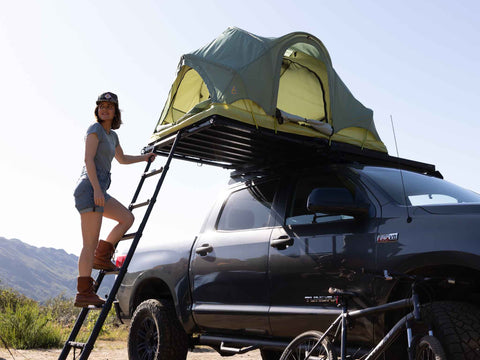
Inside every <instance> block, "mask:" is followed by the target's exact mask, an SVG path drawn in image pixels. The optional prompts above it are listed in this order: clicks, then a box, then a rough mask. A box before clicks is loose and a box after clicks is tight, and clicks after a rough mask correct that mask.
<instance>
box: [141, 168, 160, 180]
mask: <svg viewBox="0 0 480 360" xmlns="http://www.w3.org/2000/svg"><path fill="white" fill-rule="evenodd" d="M162 171H163V167H161V168H160V169H158V170H152V171H150V172H148V173H144V174H143V177H144V178H145V179H146V178H148V177H150V176H153V175H157V174H160V173H161V172H162Z"/></svg>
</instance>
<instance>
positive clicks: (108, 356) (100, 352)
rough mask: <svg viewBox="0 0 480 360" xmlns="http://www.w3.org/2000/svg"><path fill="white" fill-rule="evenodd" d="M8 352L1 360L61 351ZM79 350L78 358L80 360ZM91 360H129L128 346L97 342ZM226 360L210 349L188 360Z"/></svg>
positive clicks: (253, 359)
mask: <svg viewBox="0 0 480 360" xmlns="http://www.w3.org/2000/svg"><path fill="white" fill-rule="evenodd" d="M10 351H11V354H10V353H9V352H8V350H6V349H4V348H0V360H56V359H58V356H59V355H60V352H61V349H54V350H12V349H10ZM78 355H79V353H78V350H77V353H76V358H77V359H78ZM228 358H230V359H232V360H246V359H248V360H261V356H260V352H259V351H258V350H257V351H252V352H249V353H246V354H242V355H235V356H233V357H228ZM68 359H73V349H72V350H71V351H70V354H69V356H68ZM89 359H91V360H128V356H127V346H126V344H125V342H124V341H103V340H99V341H97V344H96V346H95V348H94V349H93V351H92V353H91V354H90V356H89ZM220 359H226V358H225V357H222V356H220V355H219V354H218V353H217V352H215V351H214V350H211V349H210V348H208V347H205V348H203V347H202V348H199V349H195V351H194V352H189V353H188V356H187V360H220Z"/></svg>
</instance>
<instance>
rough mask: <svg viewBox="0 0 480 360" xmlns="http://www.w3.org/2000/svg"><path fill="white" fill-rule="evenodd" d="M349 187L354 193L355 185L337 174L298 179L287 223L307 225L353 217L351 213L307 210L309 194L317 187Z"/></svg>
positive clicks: (288, 211) (353, 193)
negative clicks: (341, 213) (324, 212)
mask: <svg viewBox="0 0 480 360" xmlns="http://www.w3.org/2000/svg"><path fill="white" fill-rule="evenodd" d="M340 187H344V188H347V189H348V190H349V191H350V192H351V193H352V195H353V197H355V196H356V194H355V186H354V184H353V183H351V182H350V181H349V180H347V179H343V178H342V179H340V178H339V177H338V176H337V175H336V174H333V173H332V174H319V175H315V176H310V177H305V178H301V179H299V180H298V182H297V184H296V186H295V190H294V192H293V194H292V198H291V201H290V205H289V208H288V210H287V217H286V219H285V225H306V224H319V223H326V222H332V221H339V220H347V219H353V217H352V216H349V215H329V214H322V213H311V212H310V211H308V210H307V198H308V195H310V193H311V192H312V190H313V189H316V188H340Z"/></svg>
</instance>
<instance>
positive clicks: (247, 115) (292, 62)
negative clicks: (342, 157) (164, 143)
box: [151, 27, 387, 152]
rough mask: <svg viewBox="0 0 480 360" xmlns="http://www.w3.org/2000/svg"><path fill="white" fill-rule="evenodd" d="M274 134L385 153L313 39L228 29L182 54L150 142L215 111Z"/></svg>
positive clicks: (369, 119) (367, 114)
mask: <svg viewBox="0 0 480 360" xmlns="http://www.w3.org/2000/svg"><path fill="white" fill-rule="evenodd" d="M215 114H218V115H222V116H225V117H227V118H230V119H233V120H237V121H240V122H243V123H247V124H252V125H255V126H257V127H264V128H267V129H272V130H275V131H276V132H285V133H293V134H297V135H303V136H308V137H321V138H327V139H329V140H331V141H340V142H345V143H349V144H353V145H357V146H359V147H362V148H367V149H372V150H377V151H381V152H387V150H386V148H385V145H384V144H383V143H382V141H381V140H380V137H379V136H378V134H377V131H376V129H375V124H374V122H373V111H372V110H370V109H368V108H366V107H365V106H363V105H362V104H361V103H360V102H359V101H358V100H356V99H355V98H354V97H353V95H352V94H351V92H350V91H349V90H348V88H347V87H346V85H345V84H344V83H343V82H342V80H341V79H340V77H339V76H338V75H337V73H336V72H335V70H334V69H333V67H332V62H331V59H330V55H329V54H328V52H327V50H326V48H325V47H324V45H323V44H322V42H321V41H320V40H319V39H317V38H316V37H314V36H312V35H310V34H307V33H304V32H295V33H291V34H287V35H285V36H282V37H279V38H266V37H261V36H257V35H254V34H251V33H249V32H247V31H244V30H241V29H239V28H234V27H232V28H228V29H227V30H226V31H225V32H223V33H222V34H221V35H220V36H219V37H218V38H216V39H215V40H213V41H212V42H211V43H209V44H207V45H206V46H204V47H202V48H200V49H198V50H196V51H193V52H191V53H189V54H185V55H183V56H182V58H181V60H180V63H179V67H178V72H177V77H176V79H175V81H174V83H173V85H172V87H171V90H170V93H169V95H168V98H167V101H166V104H165V106H164V109H163V111H162V114H161V116H160V119H159V121H158V124H157V126H156V128H155V131H154V134H153V136H152V138H151V143H153V142H155V140H157V139H160V138H163V137H164V136H167V135H169V134H171V133H174V132H176V131H178V130H180V129H181V128H183V127H186V126H189V125H192V124H194V123H196V122H198V121H201V120H203V119H205V118H207V117H209V116H212V115H215Z"/></svg>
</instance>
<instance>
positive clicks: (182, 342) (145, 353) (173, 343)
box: [128, 299, 188, 360]
mask: <svg viewBox="0 0 480 360" xmlns="http://www.w3.org/2000/svg"><path fill="white" fill-rule="evenodd" d="M187 352H188V339H187V335H186V334H185V331H184V330H183V329H182V328H181V326H180V323H179V321H178V319H177V317H176V314H175V310H174V308H173V306H172V305H171V303H170V302H167V301H162V302H160V301H158V300H156V299H149V300H146V301H144V302H142V303H141V304H140V305H139V306H138V307H137V309H136V310H135V312H134V314H133V317H132V321H131V323H130V330H129V333H128V358H129V359H130V360H163V359H169V360H185V359H186V358H187Z"/></svg>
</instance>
